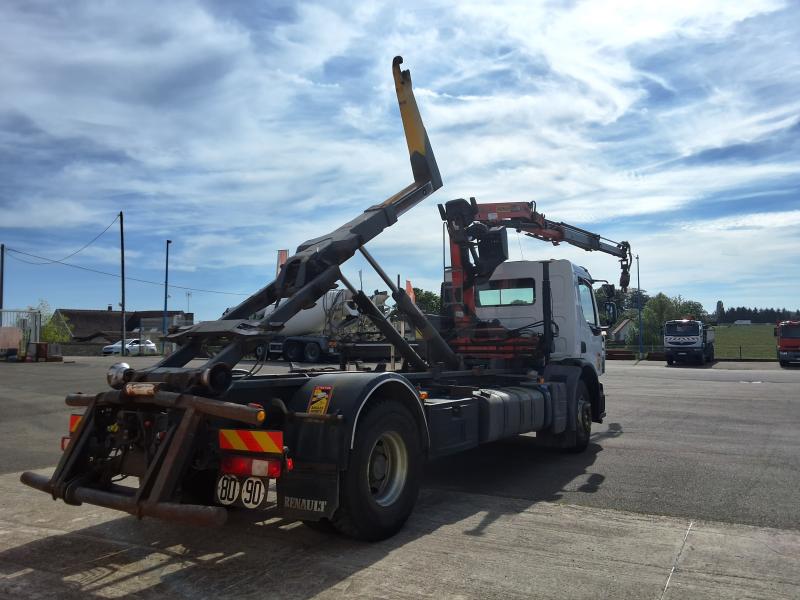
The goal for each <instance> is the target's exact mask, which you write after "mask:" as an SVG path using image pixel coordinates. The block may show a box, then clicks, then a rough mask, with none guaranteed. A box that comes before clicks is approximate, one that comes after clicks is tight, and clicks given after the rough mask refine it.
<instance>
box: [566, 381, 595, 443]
mask: <svg viewBox="0 0 800 600" xmlns="http://www.w3.org/2000/svg"><path fill="white" fill-rule="evenodd" d="M575 393H576V394H578V407H577V410H576V411H575V445H573V446H568V447H567V448H566V450H567V452H571V453H575V454H578V453H580V452H583V451H584V450H586V448H587V447H588V446H589V439H590V438H591V436H592V404H591V402H590V401H589V390H588V389H587V388H586V384H585V383H584V382H583V381H579V382H578V389H577V390H576V392H575Z"/></svg>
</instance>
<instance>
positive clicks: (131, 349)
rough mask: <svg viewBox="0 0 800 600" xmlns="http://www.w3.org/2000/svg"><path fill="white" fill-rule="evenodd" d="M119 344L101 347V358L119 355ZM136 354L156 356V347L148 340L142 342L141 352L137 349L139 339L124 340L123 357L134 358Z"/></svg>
mask: <svg viewBox="0 0 800 600" xmlns="http://www.w3.org/2000/svg"><path fill="white" fill-rule="evenodd" d="M121 346H122V344H121V342H117V343H115V344H110V345H108V346H104V347H103V356H109V355H112V354H119V353H120V348H121ZM137 354H158V347H157V346H156V345H155V344H154V343H153V342H151V341H150V340H142V346H141V352H140V348H139V338H132V339H127V340H125V355H126V356H136V355H137Z"/></svg>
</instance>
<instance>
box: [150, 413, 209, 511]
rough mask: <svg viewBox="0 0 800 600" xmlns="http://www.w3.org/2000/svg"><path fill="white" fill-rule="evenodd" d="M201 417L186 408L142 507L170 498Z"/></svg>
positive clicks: (184, 464)
mask: <svg viewBox="0 0 800 600" xmlns="http://www.w3.org/2000/svg"><path fill="white" fill-rule="evenodd" d="M202 419H203V415H202V414H198V413H197V412H196V410H195V409H194V408H187V409H186V411H184V413H183V417H182V418H181V422H180V424H179V425H178V429H177V431H176V432H175V435H173V436H172V440H171V441H170V444H169V449H168V450H167V454H166V456H165V457H164V462H163V463H162V465H161V468H160V469H159V470H158V475H157V476H156V480H155V483H153V488H152V489H151V490H150V493H149V494H148V496H147V497H148V499H147V500H144V501H143V502H144V505H148V504H151V503H152V502H156V503H157V502H160V501H162V500H167V499H168V498H170V497H172V492H173V491H174V490H175V485H176V484H177V482H178V478H179V477H180V475H181V474H182V473H183V471H184V468H185V466H186V461H187V460H188V459H189V455H190V453H191V451H192V449H193V447H194V438H195V434H196V433H197V429H198V427H199V425H200V421H202Z"/></svg>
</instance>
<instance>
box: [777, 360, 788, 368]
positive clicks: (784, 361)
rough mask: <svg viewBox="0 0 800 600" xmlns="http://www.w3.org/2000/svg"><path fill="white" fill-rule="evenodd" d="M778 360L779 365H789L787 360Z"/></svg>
mask: <svg viewBox="0 0 800 600" xmlns="http://www.w3.org/2000/svg"><path fill="white" fill-rule="evenodd" d="M778 362H779V363H780V365H781V366H782V367H788V366H789V361H788V360H781V361H778Z"/></svg>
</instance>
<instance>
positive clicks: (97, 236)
mask: <svg viewBox="0 0 800 600" xmlns="http://www.w3.org/2000/svg"><path fill="white" fill-rule="evenodd" d="M117 219H119V215H117V216H116V217H114V220H113V221H111V223H109V224H108V227H106V228H105V229H103V231H101V232H100V233H98V234H97V235H96V236H94V237H93V238H92V240H91V241H90V242H89V243H87V244H85V245H83V246H81V247H80V248H78V249H77V250H75V252H73V253H72V254H68V255H67V256H65V257H64V258H59V259H58V260H53V259H52V258H42V260H44V261H45V262H40V263H35V262H28V261H22V262H27V263H28V264H29V265H46V264H50V263H61V262H62V261H65V260H67V259H68V258H72V257H73V256H75V255H76V254H78V253H79V252H83V251H84V250H86V248H88V247H89V246H91V245H92V244H94V243H95V242H96V241H97V240H99V239H100V236H102V235H103V234H104V233H105V232H106V231H108V230H109V229H111V226H112V225H113V224H114V223H116V222H117Z"/></svg>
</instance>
